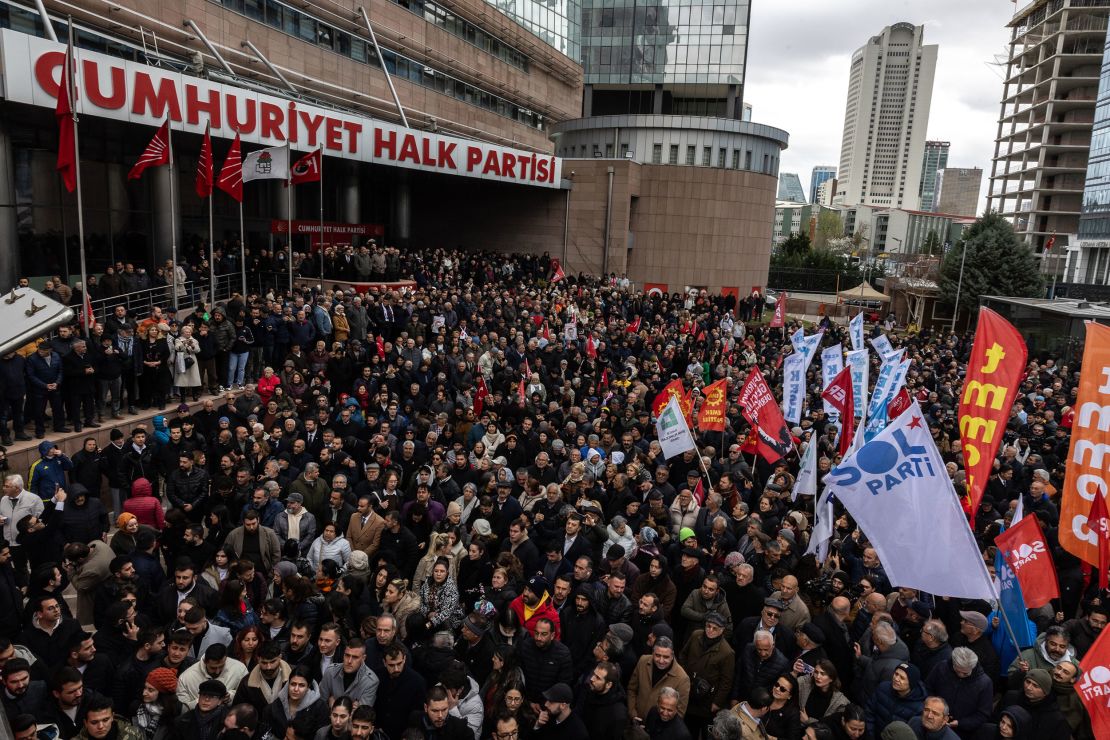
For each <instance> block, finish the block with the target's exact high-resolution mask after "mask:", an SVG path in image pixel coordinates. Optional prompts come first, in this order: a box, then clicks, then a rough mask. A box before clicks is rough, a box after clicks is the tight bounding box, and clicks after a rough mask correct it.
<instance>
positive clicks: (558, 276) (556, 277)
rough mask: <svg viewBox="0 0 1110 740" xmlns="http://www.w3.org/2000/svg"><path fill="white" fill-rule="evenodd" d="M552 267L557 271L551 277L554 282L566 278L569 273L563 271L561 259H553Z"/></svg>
mask: <svg viewBox="0 0 1110 740" xmlns="http://www.w3.org/2000/svg"><path fill="white" fill-rule="evenodd" d="M551 269H552V271H554V273H555V275H554V276H553V277H552V278H551V282H552V284H554V283H557V282H559V281H560V280H565V279H566V277H567V274H566V273H565V272H563V265H562V263H561V262H559V260H551Z"/></svg>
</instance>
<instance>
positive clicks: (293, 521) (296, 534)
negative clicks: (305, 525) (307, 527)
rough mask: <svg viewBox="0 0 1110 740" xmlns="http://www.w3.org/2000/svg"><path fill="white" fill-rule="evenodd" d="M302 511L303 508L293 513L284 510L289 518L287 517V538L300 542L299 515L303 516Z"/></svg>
mask: <svg viewBox="0 0 1110 740" xmlns="http://www.w3.org/2000/svg"><path fill="white" fill-rule="evenodd" d="M304 512H305V510H304V509H301V512H300V513H299V514H293V513H291V512H288V511H287V512H285V513H286V515H287V516H288V517H289V519H288V521H289V534H288V535H287V536H288V538H289V539H291V540H297V541H298V542H300V539H301V517H303V516H304Z"/></svg>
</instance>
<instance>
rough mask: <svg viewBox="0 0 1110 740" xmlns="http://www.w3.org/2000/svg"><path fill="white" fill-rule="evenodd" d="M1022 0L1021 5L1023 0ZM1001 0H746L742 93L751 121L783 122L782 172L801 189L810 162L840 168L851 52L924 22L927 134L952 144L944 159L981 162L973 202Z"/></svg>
mask: <svg viewBox="0 0 1110 740" xmlns="http://www.w3.org/2000/svg"><path fill="white" fill-rule="evenodd" d="M1021 5H1022V6H1024V5H1025V0H1022V2H1021ZM1014 8H1015V6H1014V5H1013V3H1011V2H1009V0H930V1H929V2H925V1H924V0H913V1H912V2H911V1H910V0H836V2H829V1H828V0H793V2H783V1H782V0H752V20H751V28H750V32H749V39H750V44H751V48H750V49H749V50H748V71H747V80H746V90H745V93H744V100H745V102H747V103H750V104H751V105H752V106H753V107H754V114H753V120H755V121H758V122H759V123H765V124H767V125H770V126H776V127H778V128H782V129H785V130H786V131H788V132H789V133H790V147H789V148H788V149H787V150H786V151H785V152H783V154H782V167H781V171H782V172H797V173H798V175H799V176H800V177H801V180H802V187H803V188H805V189H806V196H807V197H808V195H809V177H810V171H811V170H812V169H813V167H814V166H815V165H832V166H834V167H836V166H838V165H839V163H840V137H841V133H842V130H843V128H844V104H845V96H846V95H847V92H848V68H849V63H850V61H851V57H852V53H853V52H854V51H855V50H856V49H858V48H859V47H860V46H862V45H863V44H864V43H865V42H866V41H867V39H869V38H870V37H871V36H874V35H876V34H877V33H879V32H880V31H881V30H882V29H883V27H884V26H888V25H890V24H892V23H895V22H898V21H906V22H908V23H913V24H914V25H922V24H924V26H925V43H926V44H937V45H938V46H939V47H940V48H939V50H938V53H937V73H936V79H935V80H934V82H933V98H932V105H931V110H930V113H929V128H928V138H929V139H930V140H941V141H950V142H952V147H951V149H949V154H948V165H949V166H950V167H981V168H982V169H983V186H982V189H981V191H980V210H982V208H983V206H984V205H985V203H986V192H987V178H988V177H989V176H990V162H991V157H993V156H994V136H995V132H996V128H997V125H998V112H999V102H998V101H999V99H1000V98H1001V97H1002V75H1003V72H1004V71H1005V68H1004V67H1002V68H1000V67H998V66H996V65H995V61H996V57H999V56H1001V55H1004V54H1005V52H1006V43H1007V40H1008V38H1009V29H1007V28H1006V23H1007V22H1008V21H1009V20H1010V18H1011V17H1012V16H1013V12H1014Z"/></svg>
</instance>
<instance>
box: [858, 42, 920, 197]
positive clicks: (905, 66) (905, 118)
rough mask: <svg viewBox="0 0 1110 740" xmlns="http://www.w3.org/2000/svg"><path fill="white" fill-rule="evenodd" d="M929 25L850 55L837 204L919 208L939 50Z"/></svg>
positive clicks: (872, 44) (869, 43)
mask: <svg viewBox="0 0 1110 740" xmlns="http://www.w3.org/2000/svg"><path fill="white" fill-rule="evenodd" d="M924 34H925V28H924V26H914V25H912V24H909V23H896V24H894V25H891V26H887V27H886V28H884V29H883V30H882V32H881V33H879V34H878V35H876V36H873V37H871V39H870V40H868V42H867V43H866V44H864V45H863V46H862V47H860V48H859V49H857V50H856V52H855V53H854V54H853V55H852V63H851V69H850V71H849V77H848V99H847V104H846V107H845V111H844V132H843V137H842V141H841V147H840V168H839V171H838V180H839V184H838V186H837V202H838V203H839V204H842V205H846V206H851V205H856V204H863V205H874V206H881V207H888V208H915V209H916V208H918V206H919V203H920V187H921V165H922V161H923V157H924V153H925V133H926V129H927V128H928V125H929V106H930V102H931V99H932V95H933V76H934V74H935V72H936V64H937V47H936V45H935V44H934V45H926V44H925V43H924Z"/></svg>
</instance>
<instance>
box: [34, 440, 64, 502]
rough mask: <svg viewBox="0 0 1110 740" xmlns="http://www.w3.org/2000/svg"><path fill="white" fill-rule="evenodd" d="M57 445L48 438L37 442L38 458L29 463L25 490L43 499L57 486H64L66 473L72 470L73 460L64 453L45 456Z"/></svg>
mask: <svg viewBox="0 0 1110 740" xmlns="http://www.w3.org/2000/svg"><path fill="white" fill-rule="evenodd" d="M54 447H57V445H56V444H55V443H53V442H51V441H50V440H49V439H44V440H43V441H41V442H39V459H38V460H35V462H33V463H31V473H30V476H28V479H27V490H28V491H30V492H31V493H37V494H38V496H39V498H41V499H42V500H43V501H49V500H50V499H51V498H53V496H54V494H55V493H57V492H58V489H59V488H65V487H66V473H67V472H68V471H70V470H73V462H72V461H71V460H70V459H69V458H68V457H66V456H65V455H64V454H59V455H57V456H56V457H47V453H49V452H50V450H52V449H53V448H54Z"/></svg>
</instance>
